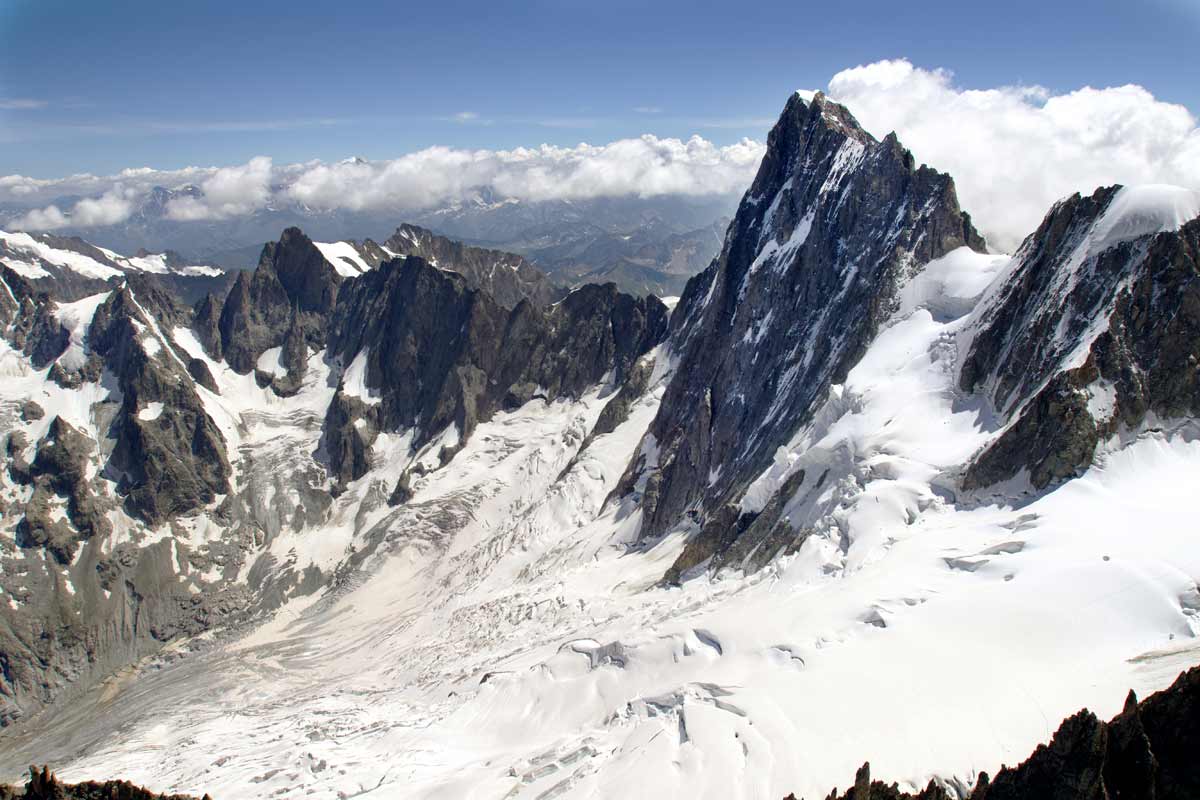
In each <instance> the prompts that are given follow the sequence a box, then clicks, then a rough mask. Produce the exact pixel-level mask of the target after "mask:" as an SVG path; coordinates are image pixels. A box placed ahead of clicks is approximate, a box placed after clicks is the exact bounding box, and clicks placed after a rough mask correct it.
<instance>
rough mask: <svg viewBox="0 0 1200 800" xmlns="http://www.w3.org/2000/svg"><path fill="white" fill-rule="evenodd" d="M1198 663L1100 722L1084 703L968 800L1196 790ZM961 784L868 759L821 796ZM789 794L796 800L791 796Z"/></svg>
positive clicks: (906, 796)
mask: <svg viewBox="0 0 1200 800" xmlns="http://www.w3.org/2000/svg"><path fill="white" fill-rule="evenodd" d="M1198 721H1200V668H1193V669H1191V670H1188V671H1187V672H1185V673H1183V674H1182V675H1180V676H1179V678H1178V679H1177V680H1176V681H1175V683H1173V684H1172V685H1171V687H1170V688H1168V689H1164V690H1163V691H1161V692H1158V693H1157V694H1154V695H1151V696H1150V697H1147V698H1146V699H1145V700H1143V701H1141V702H1140V703H1139V702H1138V699H1137V695H1136V694H1134V693H1133V692H1130V693H1129V696H1128V697H1127V698H1126V700H1125V708H1124V709H1123V710H1122V711H1121V713H1120V714H1119V715H1117V716H1116V717H1114V718H1113V719H1111V720H1109V721H1108V722H1102V721H1101V720H1099V719H1097V718H1096V715H1095V714H1093V713H1092V712H1090V711H1088V710H1086V709H1084V710H1083V711H1080V712H1079V713H1078V714H1075V715H1074V716H1072V717H1070V718H1068V719H1067V720H1066V721H1065V722H1063V724H1062V725H1061V726H1060V727H1059V729H1058V730H1057V731H1056V732H1055V734H1054V738H1053V739H1051V740H1050V742H1049V743H1048V744H1044V745H1040V746H1039V747H1038V748H1037V750H1035V751H1034V753H1033V755H1031V756H1030V757H1029V758H1028V759H1026V760H1025V761H1023V762H1022V763H1021V764H1019V765H1017V766H1015V767H1003V768H1001V769H1000V771H999V772H998V773H997V774H996V777H995V779H992V778H990V777H989V776H988V774H987V773H986V772H985V773H983V774H981V775H980V776H979V779H978V781H977V782H976V783H975V786H974V788H972V789H971V790H969V792H967V796H968V797H969V798H970V800H1029V799H1030V798H1043V797H1044V798H1056V800H1113V799H1114V798H1127V797H1128V798H1133V797H1138V798H1155V799H1156V800H1187V799H1188V798H1193V797H1200V769H1197V768H1196V763H1195V758H1194V753H1195V751H1196V750H1197V748H1200V722H1198ZM960 796H961V792H960V790H959V789H953V788H947V787H946V786H944V785H942V784H939V783H937V782H934V781H930V783H929V785H928V786H927V787H926V788H925V789H924V790H922V791H921V792H918V793H915V794H913V793H909V792H905V791H902V790H901V789H900V788H899V787H898V786H897V785H896V784H895V783H893V784H890V785H889V784H886V783H883V782H882V781H872V780H871V768H870V764H869V763H868V764H864V765H863V766H862V768H861V769H860V770H859V771H858V776H857V780H855V782H854V787H853V788H852V789H848V790H847V791H846V793H845V794H838V793H837V791H834V792H831V793H830V795H829V797H828V798H826V800H952V798H956V797H960ZM787 800H796V798H795V795H790V796H789V797H788V798H787Z"/></svg>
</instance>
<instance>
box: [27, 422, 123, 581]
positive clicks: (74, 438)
mask: <svg viewBox="0 0 1200 800" xmlns="http://www.w3.org/2000/svg"><path fill="white" fill-rule="evenodd" d="M92 449H93V445H92V441H91V439H89V438H88V437H87V436H84V435H83V434H82V433H80V432H79V431H77V430H75V429H74V428H73V427H71V426H70V425H69V424H67V423H66V422H64V421H63V420H62V418H60V417H55V418H54V420H53V421H52V422H51V423H50V428H49V430H48V431H47V433H46V436H45V438H44V439H43V440H42V441H41V443H40V444H39V445H38V449H37V455H36V456H35V458H34V460H33V464H32V465H30V466H29V467H28V469H27V470H22V468H21V465H20V463H19V461H17V460H16V459H14V461H13V464H12V467H13V468H12V469H10V475H12V476H13V477H14V478H17V479H18V481H19V482H21V483H28V484H32V485H33V487H34V489H33V496H32V497H31V498H30V500H29V503H28V504H27V505H26V509H25V517H24V519H22V520H21V522H20V523H19V524H18V526H17V543H18V544H20V545H21V546H22V547H44V548H45V549H46V552H47V553H49V554H50V555H51V556H53V557H54V559H55V560H56V561H57V562H58V563H59V564H63V565H66V564H69V563H71V560H72V559H73V558H74V556H75V550H76V547H77V546H78V544H79V542H80V541H82V540H86V539H89V538H91V537H92V536H96V535H99V536H106V535H107V534H108V533H109V532H110V531H111V530H112V525H111V524H110V523H109V521H108V519H107V518H106V517H105V516H104V514H103V512H104V511H105V510H106V507H105V504H104V502H103V501H102V500H101V499H99V498H97V497H96V496H95V495H94V494H93V493H92V491H91V487H90V485H89V483H88V479H87V464H88V456H89V455H90V453H91V451H92ZM54 495H57V496H59V497H62V498H65V499H66V500H67V517H68V519H69V520H70V521H71V525H67V524H65V523H64V522H63V521H61V520H53V519H52V518H51V515H50V502H51V498H52V496H54ZM72 526H73V527H72Z"/></svg>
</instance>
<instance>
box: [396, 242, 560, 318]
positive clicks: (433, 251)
mask: <svg viewBox="0 0 1200 800" xmlns="http://www.w3.org/2000/svg"><path fill="white" fill-rule="evenodd" d="M384 247H386V248H387V249H388V250H390V251H391V252H392V253H395V254H397V255H401V256H419V257H420V258H422V259H424V260H425V261H427V262H429V263H430V264H433V265H434V266H435V267H438V268H440V269H445V270H451V271H453V272H457V273H459V274H460V275H462V276H463V277H464V278H466V280H467V286H469V287H470V288H472V289H479V290H481V291H483V292H484V293H486V294H488V295H490V296H491V297H492V299H493V300H495V301H496V302H497V303H499V304H500V305H501V306H503V307H505V308H514V307H516V306H517V305H518V304H519V303H520V302H521V301H522V300H528V301H529V302H530V303H532V304H533V305H535V306H537V307H539V308H541V307H544V306H548V305H549V304H551V303H553V302H555V301H556V300H559V299H560V298H561V297H562V296H563V294H565V292H563V291H562V290H560V289H557V288H555V287H554V286H553V285H551V283H550V281H549V279H547V278H546V276H545V275H543V274H542V272H541V271H540V270H538V269H537V268H536V267H534V266H533V265H532V264H530V263H529V262H528V261H526V260H525V259H524V258H522V257H521V256H519V255H516V254H515V253H505V252H503V251H500V250H488V249H485V248H482V247H471V246H470V245H465V244H462V243H461V242H456V241H453V240H451V239H447V238H446V237H444V236H438V235H437V234H435V233H433V232H432V231H429V230H426V229H425V228H419V227H417V226H416V225H401V226H400V227H399V228H397V229H396V232H395V233H394V234H392V236H391V238H389V239H388V240H387V241H386V242H384Z"/></svg>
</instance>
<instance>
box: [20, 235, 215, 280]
mask: <svg viewBox="0 0 1200 800" xmlns="http://www.w3.org/2000/svg"><path fill="white" fill-rule="evenodd" d="M0 263H3V264H5V265H6V266H8V267H9V269H11V270H13V271H14V272H16V273H17V274H18V275H21V276H22V277H24V278H27V279H30V280H38V279H42V278H50V277H54V276H56V275H61V274H63V273H64V272H66V273H73V274H75V275H77V276H80V277H83V278H90V279H94V280H100V281H106V280H109V279H111V278H120V277H123V276H124V274H125V273H126V272H128V271H132V272H147V273H154V274H161V275H166V274H175V275H186V276H193V277H197V276H199V277H210V278H212V277H218V276H220V275H221V274H223V270H221V269H219V268H217V267H213V266H208V265H204V264H189V263H186V262H184V261H182V260H181V259H180V258H179V256H177V255H176V254H174V253H145V252H142V253H139V254H137V255H134V256H123V255H121V254H119V253H114V252H113V251H112V250H108V249H105V248H103V247H96V246H94V245H91V244H88V243H87V242H85V241H83V240H82V239H78V238H74V237H72V238H64V237H61V236H53V235H51V234H45V233H41V234H30V233H23V232H16V233H6V232H4V231H0Z"/></svg>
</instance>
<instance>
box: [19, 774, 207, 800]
mask: <svg viewBox="0 0 1200 800" xmlns="http://www.w3.org/2000/svg"><path fill="white" fill-rule="evenodd" d="M0 800H195V798H194V797H191V796H189V795H183V794H158V793H156V792H151V791H148V790H146V789H142V788H141V787H138V786H134V785H133V784H132V783H129V782H128V781H104V782H103V783H99V782H96V781H87V782H85V783H74V784H71V783H62V782H60V781H59V780H58V779H57V778H56V777H54V774H53V773H51V772H50V768H49V767H45V766H44V767H42V768H41V769H40V770H39V769H38V768H37V767H30V768H29V780H28V782H26V784H25V788H24V790H20V789H13V788H9V787H4V786H0ZM203 800H211V799H210V798H209V796H208V795H204V798H203Z"/></svg>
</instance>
